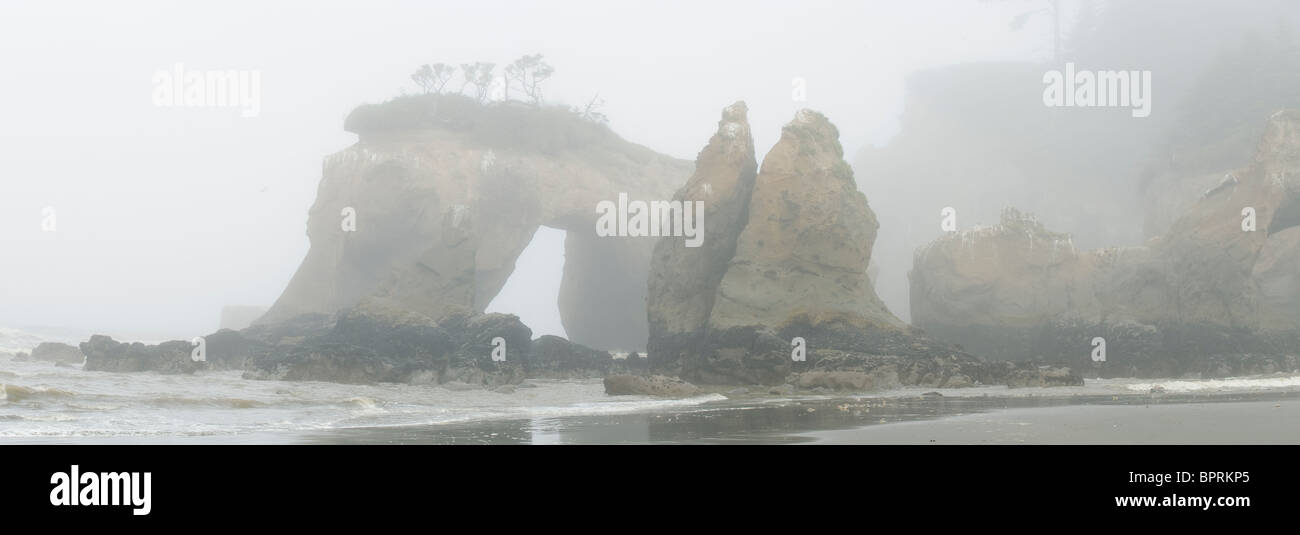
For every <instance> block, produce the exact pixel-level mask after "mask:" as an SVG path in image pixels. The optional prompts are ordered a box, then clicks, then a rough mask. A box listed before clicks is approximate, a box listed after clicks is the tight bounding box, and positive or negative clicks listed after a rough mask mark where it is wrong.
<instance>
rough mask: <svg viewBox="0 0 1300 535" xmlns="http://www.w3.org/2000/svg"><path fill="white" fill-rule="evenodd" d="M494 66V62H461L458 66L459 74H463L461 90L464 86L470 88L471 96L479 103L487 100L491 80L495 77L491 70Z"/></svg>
mask: <svg viewBox="0 0 1300 535" xmlns="http://www.w3.org/2000/svg"><path fill="white" fill-rule="evenodd" d="M496 67H497V64H495V63H484V62H481V61H476V62H474V63H462V64H461V66H460V72H461V76H463V77H464V78H465V80H464V83H462V84H461V86H460V89H461V91H462V92H463V91H465V88H466V87H469V88H470V90H471V92H470V95H471V96H473V97H474V99H475V100H477V101H478V102H479V103H480V104H481V103H483V102H487V99H488V95H489V94H490V93H491V92H492V82H493V81H494V80H495V78H496V77H495V76H494V75H493V73H492V71H493V70H495V69H496Z"/></svg>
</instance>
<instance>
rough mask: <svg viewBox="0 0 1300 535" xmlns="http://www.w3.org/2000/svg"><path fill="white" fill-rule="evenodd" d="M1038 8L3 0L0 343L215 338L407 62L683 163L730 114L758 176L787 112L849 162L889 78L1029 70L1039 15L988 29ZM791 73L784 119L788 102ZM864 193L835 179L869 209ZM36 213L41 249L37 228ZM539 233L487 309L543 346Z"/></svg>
mask: <svg viewBox="0 0 1300 535" xmlns="http://www.w3.org/2000/svg"><path fill="white" fill-rule="evenodd" d="M1038 4H1044V2H1033V1H1029V0H1025V1H1014V0H1012V1H1007V2H982V1H975V0H951V1H934V2H913V1H891V2H883V1H882V2H870V1H843V2H824V1H823V2H818V1H806V0H801V1H793V0H787V1H769V2H756V1H734V2H723V1H712V0H711V1H706V2H702V1H693V2H687V1H683V2H664V1H652V2H631V1H623V0H619V1H610V0H596V1H563V2H561V1H548V2H525V1H522V0H520V1H514V2H510V1H496V2H493V1H483V0H475V1H472V2H470V1H454V2H453V1H439V2H415V1H412V2H375V1H366V2H362V1H356V2H320V1H299V2H288V1H285V2H255V1H250V2H244V1H233V2H222V3H215V4H199V3H184V4H179V3H174V2H161V1H160V2H111V3H109V2H96V1H83V2H60V3H57V4H55V3H46V2H6V3H4V4H3V5H0V50H3V52H2V53H0V88H2V89H0V97H2V98H0V138H2V139H0V326H54V327H68V328H76V329H85V330H94V331H96V332H104V333H108V334H115V333H116V335H117V336H118V337H130V336H137V337H146V338H155V339H158V338H185V339H188V338H189V337H192V336H196V335H200V334H206V333H209V332H211V331H213V330H215V328H216V327H217V322H218V318H219V314H220V309H221V307H222V306H223V305H228V304H230V305H270V304H271V303H272V302H273V301H274V300H275V299H276V297H278V296H279V294H280V292H281V291H282V290H283V289H284V287H285V285H286V284H287V283H288V281H289V278H290V277H291V276H292V275H293V273H294V270H295V269H296V268H297V267H298V264H299V262H300V261H301V260H302V258H303V256H304V255H305V254H306V252H307V248H308V240H307V237H306V234H305V227H306V220H307V210H308V208H309V207H310V206H311V204H312V202H313V200H314V197H315V190H316V185H317V183H318V182H319V180H320V178H321V161H322V158H323V157H324V156H325V155H327V154H330V153H332V152H335V151H337V150H340V149H342V148H344V147H346V146H348V145H350V144H352V143H354V142H355V140H356V138H355V136H354V135H352V134H349V133H347V132H344V131H343V130H342V122H343V118H344V117H345V116H346V114H347V113H348V112H349V111H350V110H351V109H352V108H354V107H355V106H357V105H359V104H362V103H365V102H380V101H383V100H386V99H388V98H391V97H393V96H396V95H398V94H399V93H400V92H401V91H403V90H405V91H406V92H408V93H413V92H415V91H416V89H415V86H414V85H413V84H412V83H411V81H410V79H409V75H410V73H411V72H412V71H413V70H414V69H415V68H416V67H417V66H419V65H421V64H424V63H432V62H447V63H453V64H459V63H464V62H472V61H479V60H481V61H491V62H495V63H497V64H498V65H502V64H505V63H507V62H509V61H511V60H513V59H514V58H516V57H518V56H521V55H524V54H531V53H542V54H545V56H546V60H547V61H548V62H549V63H550V64H551V65H552V66H554V67H555V69H556V75H555V76H554V77H553V78H552V79H551V80H550V81H548V82H547V84H546V86H545V87H546V88H547V95H548V100H549V101H552V102H557V101H558V102H565V103H570V104H577V103H581V102H585V101H586V100H587V99H589V98H590V97H591V96H592V95H594V94H596V93H599V94H600V96H601V98H603V99H605V100H606V102H607V105H606V107H605V110H604V111H605V113H606V114H607V115H608V116H609V118H610V126H611V127H612V128H613V129H614V131H615V132H617V133H618V134H620V135H621V136H623V137H624V138H626V139H628V140H631V141H633V142H636V143H640V144H644V145H646V146H648V147H650V148H652V149H654V150H657V151H660V152H664V153H668V154H671V155H673V156H676V157H679V158H685V159H694V157H695V155H696V153H697V152H698V151H699V150H700V149H701V148H702V147H703V146H704V144H705V143H706V142H707V140H708V138H709V136H710V135H711V134H712V133H713V131H714V129H715V128H716V123H717V121H718V118H719V113H720V111H721V109H722V108H723V107H724V106H726V105H728V104H730V103H732V102H734V101H736V100H742V99H743V100H745V101H747V102H748V104H749V109H750V120H751V123H752V126H753V132H754V136H755V147H756V149H757V152H758V157H759V158H762V156H763V155H764V154H766V152H767V150H768V149H769V148H770V147H771V145H772V144H773V143H775V142H776V140H777V137H778V136H779V134H780V127H781V125H783V124H784V123H786V122H787V121H789V120H790V118H791V117H792V116H793V112H794V111H795V110H796V109H798V108H802V107H809V108H813V109H817V110H819V111H822V112H824V113H826V115H827V116H828V117H829V118H830V119H831V121H832V122H834V123H835V124H836V125H837V126H838V127H839V129H840V132H841V135H842V138H841V142H842V143H843V145H844V149H845V153H846V158H847V159H850V160H851V159H852V155H853V154H855V153H856V152H857V150H858V149H859V148H861V147H862V146H863V145H865V144H875V145H883V144H885V143H887V142H888V140H889V138H890V136H891V135H893V134H894V132H895V131H896V129H897V117H898V114H899V113H900V112H901V111H902V110H901V105H902V90H903V81H904V77H905V76H906V75H907V73H909V72H912V71H915V70H918V69H924V68H931V67H936V66H941V65H946V64H951V63H957V62H964V61H976V60H1029V59H1044V58H1046V57H1048V56H1049V55H1050V54H1051V46H1052V45H1051V38H1050V31H1051V25H1050V18H1047V17H1035V18H1033V19H1031V20H1030V21H1029V23H1028V25H1027V26H1026V27H1025V28H1023V29H1021V30H1020V31H1016V32H1013V31H1011V30H1010V29H1009V23H1010V21H1011V19H1012V18H1013V17H1014V16H1015V15H1016V14H1018V13H1021V12H1024V11H1026V10H1028V9H1033V8H1035V7H1037V6H1038ZM1068 11H1069V10H1068V9H1067V12H1068ZM177 62H183V63H184V64H185V66H186V67H187V68H191V69H200V70H225V69H239V70H258V71H260V72H261V113H260V115H259V116H258V117H256V118H241V117H240V115H239V112H238V110H234V109H221V108H217V109H200V108H160V107H156V106H154V104H153V102H152V100H151V93H152V89H153V85H152V83H151V77H152V75H153V73H154V72H155V71H158V70H166V69H170V68H171V67H172V66H173V65H174V64H175V63H177ZM793 77H803V78H804V79H806V80H807V84H808V85H807V88H808V100H807V102H794V101H792V100H791V79H792V78H793ZM879 179H882V178H880V177H865V176H858V177H857V180H858V182H859V186H860V187H862V189H864V190H868V191H869V189H868V188H867V187H866V186H864V183H866V182H867V181H870V180H879ZM869 200H870V202H871V203H873V204H876V203H881V202H888V200H887V199H875V198H871V199H869ZM46 206H51V207H54V208H55V209H56V210H57V216H58V225H59V227H58V232H56V233H43V232H41V228H40V224H41V216H42V214H41V210H42V208H44V207H46ZM891 231H892V229H890V228H888V227H887V226H885V227H882V228H881V229H880V232H881V233H888V232H891ZM539 236H543V238H544V239H542V240H539V242H538V243H537V244H536V245H537V246H538V247H534V248H530V249H529V250H527V251H525V253H524V255H523V256H522V257H521V260H520V265H519V269H521V270H525V269H529V266H530V265H531V266H532V267H533V268H534V269H531V270H530V273H529V275H528V276H527V280H526V282H525V281H515V280H512V281H511V282H509V283H508V284H507V287H506V289H505V290H504V291H503V292H502V295H501V296H500V298H499V299H498V300H497V301H496V302H494V303H493V304H492V307H491V310H498V311H509V312H514V313H518V314H520V315H521V316H522V317H523V319H524V321H525V322H526V323H528V324H529V325H530V326H531V327H533V329H534V334H535V335H540V334H548V333H559V319H558V316H557V312H556V307H555V304H554V296H555V295H556V288H558V285H559V273H560V272H559V266H560V265H561V263H562V261H563V251H562V248H561V244H562V234H560V233H555V232H541V233H539ZM548 278H549V279H550V280H549V281H548V280H547V279H548ZM521 283H522V284H521Z"/></svg>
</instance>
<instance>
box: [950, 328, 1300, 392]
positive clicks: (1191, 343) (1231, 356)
mask: <svg viewBox="0 0 1300 535" xmlns="http://www.w3.org/2000/svg"><path fill="white" fill-rule="evenodd" d="M927 331H928V332H930V333H933V334H934V335H935V336H941V337H943V338H944V339H951V340H962V341H963V342H964V343H963V346H964V347H966V348H969V349H971V350H972V351H977V352H979V353H980V354H982V355H987V356H988V357H990V358H995V359H999V360H1002V359H1005V360H1009V361H1013V362H1029V361H1032V362H1040V363H1045V364H1053V365H1058V366H1068V367H1070V368H1072V369H1075V370H1077V371H1079V372H1080V373H1082V374H1084V375H1085V376H1087V377H1101V378H1115V377H1134V378H1142V379H1150V378H1159V377H1201V378H1215V377H1231V376H1243V375H1259V374H1267V373H1279V372H1282V373H1285V372H1295V371H1300V335H1296V334H1293V333H1260V332H1251V331H1248V330H1246V329H1234V328H1228V327H1222V326H1216V325H1199V326H1186V325H1165V326H1158V325H1142V324H1137V323H1133V322H1124V323H1110V324H1095V323H1083V322H1053V323H1049V324H1042V325H1035V326H1026V327H992V326H982V325H964V326H952V325H931V326H930V327H929V328H927ZM1097 337H1100V338H1102V339H1104V340H1105V343H1106V360H1105V361H1102V362H1093V361H1092V352H1093V348H1094V346H1093V345H1092V341H1093V339H1094V338H1097Z"/></svg>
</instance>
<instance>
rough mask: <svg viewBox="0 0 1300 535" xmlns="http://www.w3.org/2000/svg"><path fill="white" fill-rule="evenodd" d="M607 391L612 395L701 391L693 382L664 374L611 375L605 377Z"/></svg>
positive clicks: (681, 394) (673, 394)
mask: <svg viewBox="0 0 1300 535" xmlns="http://www.w3.org/2000/svg"><path fill="white" fill-rule="evenodd" d="M605 393H606V394H608V395H611V396H658V397H674V398H682V397H690V396H694V395H697V394H699V393H700V389H699V388H698V387H696V386H695V385H693V384H690V383H688V382H685V381H683V380H681V379H678V378H676V377H668V376H664V375H651V376H640V375H611V376H609V377H606V378H605Z"/></svg>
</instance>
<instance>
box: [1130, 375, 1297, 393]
mask: <svg viewBox="0 0 1300 535" xmlns="http://www.w3.org/2000/svg"><path fill="white" fill-rule="evenodd" d="M1297 386H1300V376H1296V375H1292V376H1282V377H1234V378H1227V379H1197V380H1166V381H1155V382H1145V383H1131V384H1127V385H1125V387H1126V388H1128V389H1129V390H1132V391H1136V392H1150V391H1151V390H1153V389H1156V388H1157V387H1159V389H1163V390H1164V391H1165V392H1219V391H1231V390H1262V389H1275V388H1291V387H1297Z"/></svg>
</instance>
